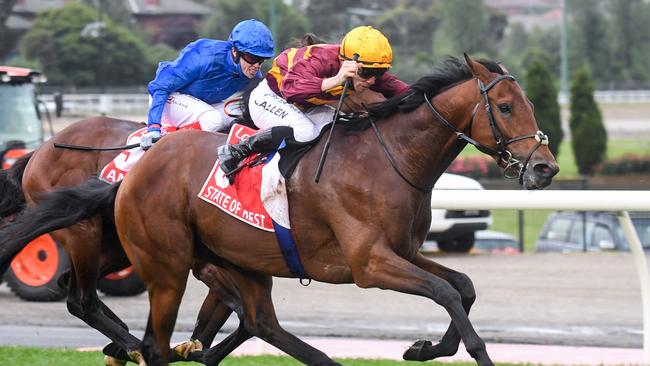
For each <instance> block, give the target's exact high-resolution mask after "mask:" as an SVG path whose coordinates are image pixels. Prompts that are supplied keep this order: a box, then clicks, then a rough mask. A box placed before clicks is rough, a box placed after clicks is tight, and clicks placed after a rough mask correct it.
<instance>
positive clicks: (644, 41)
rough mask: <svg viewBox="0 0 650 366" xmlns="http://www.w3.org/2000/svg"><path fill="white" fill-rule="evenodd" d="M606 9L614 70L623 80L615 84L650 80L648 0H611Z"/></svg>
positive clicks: (649, 15)
mask: <svg viewBox="0 0 650 366" xmlns="http://www.w3.org/2000/svg"><path fill="white" fill-rule="evenodd" d="M608 10H610V12H611V17H612V22H611V32H612V34H613V37H612V38H613V42H612V48H613V55H614V56H613V57H614V60H615V61H616V62H615V65H616V67H614V70H616V71H618V74H619V75H617V76H618V77H619V78H620V79H621V80H620V81H622V82H623V85H617V87H621V88H629V87H632V88H635V87H638V86H637V85H635V84H637V83H638V82H643V81H646V82H647V81H648V80H650V70H649V68H648V65H650V27H648V23H649V22H650V3H648V2H644V1H642V0H626V1H611V2H610V4H609V9H608ZM617 81H618V80H617ZM626 84H627V85H626ZM628 85H629V86H628Z"/></svg>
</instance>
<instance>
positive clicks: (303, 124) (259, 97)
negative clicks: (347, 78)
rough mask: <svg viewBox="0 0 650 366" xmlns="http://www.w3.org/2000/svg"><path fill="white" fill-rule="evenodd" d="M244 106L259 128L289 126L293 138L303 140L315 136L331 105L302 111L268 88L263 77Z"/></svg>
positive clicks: (328, 119)
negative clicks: (246, 105) (291, 129)
mask: <svg viewBox="0 0 650 366" xmlns="http://www.w3.org/2000/svg"><path fill="white" fill-rule="evenodd" d="M248 109H249V111H250V114H251V119H252V120H253V123H255V125H256V126H257V127H259V128H260V129H264V130H265V129H268V128H271V127H275V126H289V127H292V128H293V134H294V137H295V139H296V141H299V142H307V141H311V140H313V139H315V138H316V137H318V134H319V133H320V130H321V129H322V128H323V126H325V125H326V124H328V123H330V122H332V118H334V112H335V110H334V108H332V107H331V106H328V105H324V106H316V107H312V108H309V109H307V110H306V111H305V112H303V111H301V110H300V109H298V108H297V107H296V106H295V105H293V104H291V103H289V102H287V101H286V100H284V99H282V97H280V96H278V95H277V94H275V92H273V90H271V88H269V85H268V84H267V82H266V80H262V82H260V84H259V85H258V86H257V87H256V88H255V89H253V91H252V92H251V97H250V100H249V101H248Z"/></svg>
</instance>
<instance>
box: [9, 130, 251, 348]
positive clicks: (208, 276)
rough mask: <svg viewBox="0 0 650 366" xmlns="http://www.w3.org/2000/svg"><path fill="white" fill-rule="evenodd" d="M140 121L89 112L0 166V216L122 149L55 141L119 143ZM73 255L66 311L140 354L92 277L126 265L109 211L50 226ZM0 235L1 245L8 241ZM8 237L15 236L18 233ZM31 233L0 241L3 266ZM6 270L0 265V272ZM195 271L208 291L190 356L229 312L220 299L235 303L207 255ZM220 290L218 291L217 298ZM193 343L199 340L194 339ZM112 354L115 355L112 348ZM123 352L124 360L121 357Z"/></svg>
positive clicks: (94, 169)
mask: <svg viewBox="0 0 650 366" xmlns="http://www.w3.org/2000/svg"><path fill="white" fill-rule="evenodd" d="M142 127H143V124H142V123H137V122H133V121H126V120H120V119H115V118H110V117H93V118H88V119H85V120H81V121H78V122H76V123H74V124H71V125H70V126H68V127H66V128H65V129H64V130H62V131H61V132H59V133H57V134H56V135H55V136H54V137H53V138H52V139H51V140H50V141H47V142H46V143H44V144H43V145H42V146H41V147H40V148H38V149H37V150H36V151H34V152H32V153H29V154H28V155H26V156H24V157H22V158H21V159H19V160H18V161H17V162H16V163H15V164H14V165H13V166H12V167H11V168H10V169H9V170H7V171H0V188H1V190H2V192H3V195H2V197H1V198H0V214H1V215H2V217H3V218H4V217H13V216H15V215H18V214H19V213H20V212H21V211H22V210H23V209H24V207H25V204H26V203H30V204H34V203H37V202H39V197H41V196H42V194H43V193H44V192H48V191H51V190H53V189H56V188H61V187H68V186H75V185H78V184H81V183H83V182H85V181H86V180H87V179H89V178H90V177H92V176H97V174H98V172H99V171H100V170H101V169H102V168H103V167H104V166H105V165H106V164H107V163H108V162H110V161H111V160H112V159H113V158H115V156H116V155H117V154H118V153H119V150H116V151H92V152H90V151H79V150H71V149H60V148H55V147H54V143H55V142H64V143H68V144H78V145H83V146H120V145H122V144H124V142H125V141H126V139H127V136H129V134H131V133H132V132H134V131H136V130H138V129H140V128H142ZM52 236H53V237H54V239H55V240H56V242H57V243H59V244H61V245H62V246H63V248H64V249H65V251H66V253H67V254H68V256H69V257H70V262H71V270H70V273H68V274H67V275H65V276H64V278H62V279H60V284H61V285H62V286H65V287H66V289H67V292H68V297H67V306H68V309H69V311H70V313H71V314H73V315H75V316H77V317H78V318H80V319H81V320H83V321H84V322H86V323H87V324H88V325H90V326H91V327H93V328H95V329H97V330H99V331H100V332H101V333H102V334H104V335H105V336H106V337H108V338H109V339H111V340H112V341H114V342H115V343H116V344H117V345H118V346H119V347H120V348H121V349H123V350H125V352H126V354H131V355H132V356H133V359H136V360H137V359H139V356H138V354H137V353H138V352H139V351H138V350H139V348H140V340H138V339H137V338H135V337H133V336H132V335H130V334H129V333H128V328H127V326H126V324H125V323H124V322H122V321H121V320H120V319H119V318H118V317H117V316H116V315H115V314H114V313H113V312H112V311H111V310H110V309H109V308H108V307H107V306H106V305H105V304H104V303H103V302H102V301H101V300H100V299H99V297H98V296H97V281H98V279H99V278H102V277H103V276H105V275H106V274H108V273H111V272H114V271H117V270H120V269H123V268H125V267H127V266H129V265H130V262H129V261H128V258H127V257H126V256H125V254H124V251H123V249H122V246H121V245H120V243H119V241H118V239H117V234H116V232H115V228H114V224H113V220H112V217H105V216H102V215H96V216H94V217H92V218H88V219H86V220H84V221H82V222H80V223H78V224H76V225H73V226H70V227H66V228H63V229H61V230H57V231H55V232H52ZM6 239H9V238H2V243H3V244H7V243H6ZM11 239H16V238H15V237H13V238H11ZM30 239H31V237H30V238H25V239H24V240H18V241H14V242H15V244H14V245H0V266H1V267H5V268H6V267H7V266H8V265H9V263H10V261H11V259H12V258H13V256H14V255H15V254H17V253H18V252H19V251H20V250H21V249H22V248H23V247H24V246H25V245H26V244H27V243H29V241H30ZM3 272H4V270H3V269H1V268H0V273H3ZM194 274H195V276H196V277H197V278H198V279H200V280H202V281H203V282H205V283H206V284H207V285H208V286H209V287H210V288H211V290H210V292H209V293H208V296H207V298H206V300H205V302H204V305H203V306H202V308H201V312H200V315H199V318H198V320H197V327H196V329H195V331H194V333H193V334H192V339H193V342H190V343H188V344H187V345H184V346H187V347H189V348H183V347H180V348H179V351H180V352H182V353H184V355H185V356H186V355H187V352H188V351H191V350H193V348H192V347H195V346H197V345H198V344H208V345H209V344H211V343H212V341H213V339H214V337H215V335H216V333H217V331H218V330H219V329H220V328H221V325H222V324H223V323H224V322H225V321H226V320H227V318H228V317H229V316H230V314H231V313H232V310H231V309H230V308H229V307H227V306H225V304H224V303H223V301H226V302H228V303H230V304H233V305H232V307H237V306H238V305H237V302H238V301H237V300H236V299H237V296H238V295H237V294H236V292H233V291H226V290H224V289H223V288H222V287H223V286H226V287H227V286H228V280H227V279H226V278H223V274H221V273H219V271H218V270H217V269H216V268H214V266H212V265H210V264H208V263H207V262H205V261H197V262H196V263H195V267H194ZM215 291H217V292H218V293H219V294H220V295H218V296H217V292H215ZM197 341H198V344H197ZM111 353H113V354H119V353H120V352H119V351H117V350H116V349H115V348H114V347H112V351H111ZM126 354H122V358H128V357H126Z"/></svg>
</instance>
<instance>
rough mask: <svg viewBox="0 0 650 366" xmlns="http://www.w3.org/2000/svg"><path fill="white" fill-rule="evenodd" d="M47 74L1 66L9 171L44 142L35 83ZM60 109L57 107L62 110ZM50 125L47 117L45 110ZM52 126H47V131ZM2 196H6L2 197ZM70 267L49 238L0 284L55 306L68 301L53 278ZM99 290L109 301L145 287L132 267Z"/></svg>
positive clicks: (1, 132)
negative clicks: (53, 303) (22, 157)
mask: <svg viewBox="0 0 650 366" xmlns="http://www.w3.org/2000/svg"><path fill="white" fill-rule="evenodd" d="M45 81H46V78H45V75H43V74H42V73H41V72H39V71H36V70H31V69H25V68H18V67H8V66H0V111H1V112H0V163H1V166H2V169H9V167H11V165H12V164H13V163H14V162H15V161H16V160H17V159H18V158H20V157H21V156H22V155H24V154H26V153H28V152H29V151H31V150H33V149H36V148H38V146H39V145H40V144H41V143H43V141H44V139H45V128H44V126H43V122H42V119H41V113H40V109H39V107H40V106H41V105H44V103H43V102H41V101H40V100H39V99H38V97H37V94H36V88H35V84H37V83H44V82H45ZM61 107H62V105H60V104H59V105H57V108H61ZM44 111H45V113H46V116H47V119H48V121H50V115H49V112H48V109H47V108H44ZM51 130H52V128H51V121H50V131H51ZM0 194H4V192H0ZM69 268H70V262H69V260H68V256H67V254H66V253H65V251H64V250H63V248H62V247H61V246H60V245H58V244H57V243H56V242H55V241H54V239H52V237H51V236H50V235H47V234H46V235H43V236H41V237H39V238H37V239H36V240H34V241H33V242H31V243H29V245H27V246H26V247H25V248H24V249H23V250H22V251H21V252H20V253H19V254H18V255H17V256H16V257H15V258H14V260H13V261H12V262H11V266H10V267H9V269H8V270H7V271H6V272H5V273H4V274H2V273H0V280H3V281H4V282H6V284H7V286H8V287H9V288H10V289H11V291H12V292H13V293H14V294H16V295H17V296H19V297H20V298H22V299H25V300H29V301H56V300H60V299H62V298H64V297H65V296H66V294H65V291H64V290H62V289H61V288H59V287H58V286H57V279H58V278H59V276H60V275H61V274H63V273H64V272H65V271H67V270H68V269H69ZM98 288H99V290H100V291H102V292H103V293H105V294H107V295H111V296H132V295H137V294H140V293H142V292H144V291H145V287H144V284H143V283H142V281H140V279H139V278H138V277H137V275H136V274H135V272H133V271H132V270H131V268H127V269H125V270H123V271H120V272H116V273H113V274H110V275H108V276H106V277H105V278H103V279H102V280H100V282H99V284H98Z"/></svg>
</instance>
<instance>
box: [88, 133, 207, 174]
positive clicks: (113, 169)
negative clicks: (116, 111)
mask: <svg viewBox="0 0 650 366" xmlns="http://www.w3.org/2000/svg"><path fill="white" fill-rule="evenodd" d="M179 129H189V130H200V129H201V126H200V125H199V123H198V122H196V123H192V124H188V125H186V126H183V127H181V128H178V127H174V126H168V125H163V126H162V128H161V134H162V135H163V136H164V135H166V134H168V133H170V132H174V131H177V130H179ZM145 133H147V128H146V127H143V128H141V129H139V130H137V131H135V132H133V133H132V134H130V135H129V137H127V138H126V144H127V145H131V144H139V143H140V138H142V135H144V134H145ZM142 155H144V150H142V149H141V148H140V147H136V148H133V149H130V150H124V151H122V152H121V153H120V154H119V155H118V156H117V157H115V159H113V160H112V161H111V162H110V163H108V164H106V166H105V167H104V168H103V169H102V171H101V172H99V179H101V180H103V181H104V182H108V183H115V182H119V181H121V180H122V179H124V177H125V176H126V173H128V172H129V171H130V170H131V168H133V166H134V165H135V163H137V162H138V160H140V158H141V157H142Z"/></svg>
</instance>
